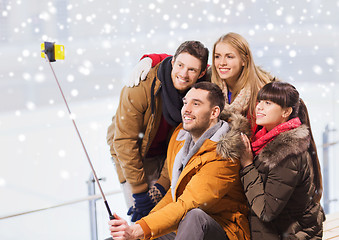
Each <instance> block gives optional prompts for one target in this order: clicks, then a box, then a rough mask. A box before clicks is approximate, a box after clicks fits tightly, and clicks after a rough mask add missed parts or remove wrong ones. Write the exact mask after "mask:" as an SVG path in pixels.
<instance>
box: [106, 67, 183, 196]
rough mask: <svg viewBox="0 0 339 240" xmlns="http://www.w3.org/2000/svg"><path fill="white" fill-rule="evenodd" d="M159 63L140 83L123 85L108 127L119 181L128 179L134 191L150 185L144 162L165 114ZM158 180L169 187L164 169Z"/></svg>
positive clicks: (137, 191) (143, 189)
mask: <svg viewBox="0 0 339 240" xmlns="http://www.w3.org/2000/svg"><path fill="white" fill-rule="evenodd" d="M160 65H161V64H159V65H157V66H156V67H155V68H153V69H151V71H150V72H149V73H148V75H147V78H146V80H145V81H142V82H140V84H139V85H138V86H135V87H133V88H129V87H124V88H123V89H122V91H121V95H120V103H119V106H118V109H117V112H116V115H115V116H114V117H113V120H112V124H111V126H110V127H109V128H108V133H107V143H108V144H109V146H110V151H111V154H112V156H113V159H114V160H115V164H116V169H117V173H118V177H119V181H120V182H121V183H123V182H125V181H126V180H127V182H128V183H129V184H130V185H131V188H132V193H142V192H146V191H148V188H149V186H148V184H147V181H146V176H145V171H144V169H143V165H144V161H146V155H147V152H148V150H149V147H150V145H151V143H152V142H153V139H154V137H155V136H156V134H157V131H158V128H159V124H160V122H161V118H162V97H161V94H160V89H161V82H160V80H159V79H158V77H157V71H158V69H159V66H160ZM180 108H181V106H178V109H180ZM164 148H166V146H164ZM164 154H166V151H165V153H164ZM158 183H159V184H161V185H162V186H163V187H164V188H165V189H168V188H169V181H168V177H166V172H165V171H163V173H162V177H160V179H159V181H158Z"/></svg>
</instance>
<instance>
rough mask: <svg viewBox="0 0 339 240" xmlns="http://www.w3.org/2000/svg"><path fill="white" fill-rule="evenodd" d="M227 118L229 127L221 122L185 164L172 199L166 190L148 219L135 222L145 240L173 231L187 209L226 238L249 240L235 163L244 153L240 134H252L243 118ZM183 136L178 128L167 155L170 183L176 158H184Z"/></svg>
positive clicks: (234, 116)
mask: <svg viewBox="0 0 339 240" xmlns="http://www.w3.org/2000/svg"><path fill="white" fill-rule="evenodd" d="M228 117H229V118H228V119H227V120H228V123H226V122H224V121H223V122H222V126H221V127H220V128H219V129H218V130H217V131H216V132H215V133H214V134H213V136H211V137H208V138H207V139H206V140H205V141H204V142H203V143H202V145H201V147H200V148H199V149H197V150H196V151H195V154H193V155H192V156H191V157H190V159H188V162H187V164H186V165H185V167H184V168H183V170H182V172H181V174H180V176H179V178H178V181H177V183H176V186H172V188H174V197H172V193H171V190H169V191H168V192H167V194H166V195H165V197H164V198H163V199H162V200H161V201H160V202H159V203H158V204H157V205H156V206H155V208H154V209H153V210H152V211H151V213H150V214H149V215H148V216H146V217H144V218H142V219H141V220H140V221H137V223H138V224H140V225H141V227H142V229H143V230H144V233H145V238H152V239H153V238H156V237H159V236H161V235H164V234H166V233H170V232H172V231H176V230H177V229H178V225H179V223H180V222H181V221H182V220H183V218H184V217H185V215H186V214H187V213H188V212H189V211H190V210H191V209H194V208H200V209H201V210H203V211H204V212H206V213H207V214H208V215H210V216H211V217H212V218H213V219H214V220H215V221H216V222H217V223H219V224H220V226H221V227H222V228H223V229H224V231H225V232H226V234H227V236H228V238H229V239H249V225H248V220H247V212H248V208H247V204H246V199H245V196H244V193H243V190H242V186H241V182H240V178H239V170H240V162H239V160H238V159H239V157H240V156H241V152H242V151H244V149H245V147H244V144H243V143H242V140H241V137H240V132H245V133H249V131H250V129H249V124H248V121H247V120H246V119H245V118H244V117H243V116H240V115H239V114H237V115H236V114H231V115H229V116H228ZM228 127H229V128H230V129H229V131H227V128H228ZM187 135H189V133H188V132H187V131H185V130H183V128H182V124H181V125H179V126H178V127H177V129H176V130H175V131H174V133H173V135H172V137H171V140H170V143H169V147H168V152H167V164H168V170H169V176H170V178H171V179H172V177H173V171H174V164H175V161H176V156H177V155H178V154H183V151H184V150H183V147H184V145H185V141H186V140H187V139H188V136H187ZM198 141H199V140H198ZM198 141H197V142H198ZM188 154H189V153H188ZM181 159H184V158H181Z"/></svg>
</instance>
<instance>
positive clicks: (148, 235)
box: [136, 219, 152, 239]
mask: <svg viewBox="0 0 339 240" xmlns="http://www.w3.org/2000/svg"><path fill="white" fill-rule="evenodd" d="M136 224H139V225H140V226H141V228H142V230H143V231H144V239H150V238H151V236H152V235H151V229H150V228H149V226H148V225H147V223H146V222H145V220H143V219H140V220H139V221H137V222H136Z"/></svg>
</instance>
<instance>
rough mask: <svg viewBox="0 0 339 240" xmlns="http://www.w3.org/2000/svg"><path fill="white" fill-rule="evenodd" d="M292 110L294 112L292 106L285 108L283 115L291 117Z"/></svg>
mask: <svg viewBox="0 0 339 240" xmlns="http://www.w3.org/2000/svg"><path fill="white" fill-rule="evenodd" d="M292 112H293V109H292V107H288V108H285V109H284V112H283V117H284V118H289V117H290V115H291V113H292Z"/></svg>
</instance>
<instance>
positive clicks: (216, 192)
mask: <svg viewBox="0 0 339 240" xmlns="http://www.w3.org/2000/svg"><path fill="white" fill-rule="evenodd" d="M193 171H194V170H193ZM238 171H239V165H237V164H233V163H230V162H229V161H224V160H223V161H213V162H209V163H207V164H205V165H204V166H202V167H201V168H200V169H199V170H198V172H197V173H196V174H194V175H193V177H192V178H191V179H190V180H189V182H188V183H187V185H186V187H185V189H184V191H183V193H182V194H181V195H180V197H179V198H178V199H177V200H176V201H173V200H172V202H169V201H168V199H169V197H171V192H170V190H169V191H168V192H167V194H166V196H165V198H164V199H163V200H162V201H166V204H162V201H160V202H159V204H158V205H157V206H156V207H155V208H156V209H154V210H152V213H151V214H149V215H148V216H146V217H144V218H142V221H144V223H145V224H146V225H144V226H147V227H145V229H147V228H148V229H150V231H151V236H152V237H153V238H156V237H159V236H161V235H164V234H167V233H169V232H172V231H175V230H176V229H177V228H178V225H179V223H180V221H181V220H182V219H183V218H184V216H185V215H186V213H187V212H188V211H189V210H191V209H193V208H198V207H199V208H201V209H202V210H204V211H206V212H209V209H210V208H213V207H214V204H215V203H217V202H218V201H220V199H221V198H222V197H223V196H225V195H226V194H227V192H228V191H229V190H230V189H231V188H232V183H233V182H235V181H236V178H237V176H239V175H238ZM188 175H190V174H188ZM163 203H164V202H163ZM146 236H147V235H146Z"/></svg>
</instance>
